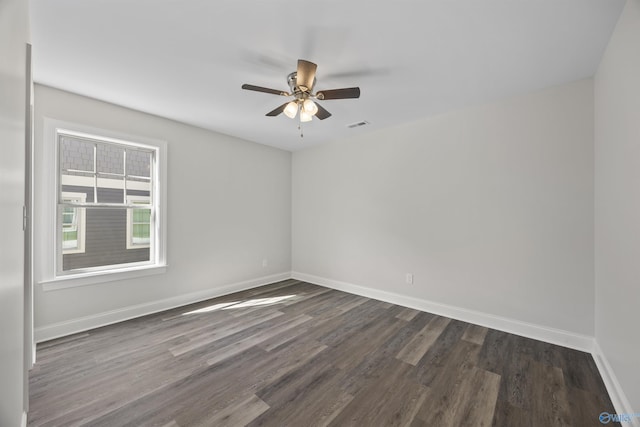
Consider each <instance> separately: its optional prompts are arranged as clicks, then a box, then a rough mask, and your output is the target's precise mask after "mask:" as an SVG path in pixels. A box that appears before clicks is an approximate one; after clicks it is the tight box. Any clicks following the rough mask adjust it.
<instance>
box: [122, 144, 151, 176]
mask: <svg viewBox="0 0 640 427" xmlns="http://www.w3.org/2000/svg"><path fill="white" fill-rule="evenodd" d="M127 175H129V176H131V177H146V178H151V153H149V152H148V151H140V150H127Z"/></svg>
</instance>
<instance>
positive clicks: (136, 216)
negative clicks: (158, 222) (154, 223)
mask: <svg viewBox="0 0 640 427" xmlns="http://www.w3.org/2000/svg"><path fill="white" fill-rule="evenodd" d="M127 201H128V202H129V204H130V205H146V204H148V203H149V198H148V197H145V196H127ZM150 242H151V209H147V208H133V209H128V210H127V249H134V248H148V247H149V243H150Z"/></svg>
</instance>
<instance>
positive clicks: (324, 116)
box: [316, 102, 331, 120]
mask: <svg viewBox="0 0 640 427" xmlns="http://www.w3.org/2000/svg"><path fill="white" fill-rule="evenodd" d="M316 106H317V107H318V111H317V112H316V117H317V118H319V119H320V120H324V119H327V118H329V117H331V113H330V112H328V111H327V110H325V109H324V108H323V107H322V105H320V104H318V103H317V102H316Z"/></svg>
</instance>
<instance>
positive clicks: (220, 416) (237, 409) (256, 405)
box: [183, 394, 269, 427]
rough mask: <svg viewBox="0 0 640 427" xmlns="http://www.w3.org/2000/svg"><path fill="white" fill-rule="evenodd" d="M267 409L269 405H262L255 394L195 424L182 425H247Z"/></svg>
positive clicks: (184, 423) (226, 426) (186, 423)
mask: <svg viewBox="0 0 640 427" xmlns="http://www.w3.org/2000/svg"><path fill="white" fill-rule="evenodd" d="M268 409H269V405H267V404H266V403H264V402H263V401H262V400H261V399H260V398H258V396H256V395H255V394H252V395H250V396H249V397H248V398H246V399H244V400H241V401H238V402H235V403H234V404H232V405H229V406H227V407H226V408H224V409H222V410H220V411H217V412H215V413H213V414H211V416H207V417H205V418H202V419H199V420H197V421H196V422H191V421H187V422H183V425H185V426H186V425H188V426H193V427H211V426H216V427H236V426H244V425H247V424H249V423H250V422H251V421H253V420H254V419H256V418H257V417H258V416H260V414H262V413H264V412H265V411H267V410H268Z"/></svg>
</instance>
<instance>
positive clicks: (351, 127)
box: [347, 120, 369, 129]
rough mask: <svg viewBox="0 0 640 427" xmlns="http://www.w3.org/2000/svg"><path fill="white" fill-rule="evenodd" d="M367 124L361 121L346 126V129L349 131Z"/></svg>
mask: <svg viewBox="0 0 640 427" xmlns="http://www.w3.org/2000/svg"><path fill="white" fill-rule="evenodd" d="M368 124H369V122H368V121H366V120H363V121H361V122H356V123H351V124H350V125H347V127H348V128H349V129H353V128H359V127H360V126H366V125H368Z"/></svg>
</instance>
